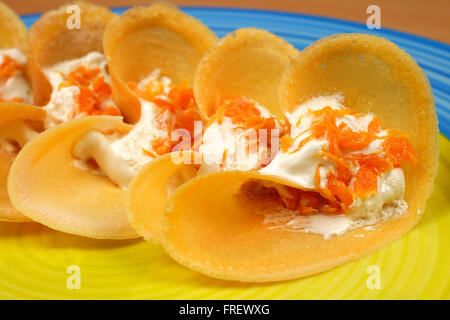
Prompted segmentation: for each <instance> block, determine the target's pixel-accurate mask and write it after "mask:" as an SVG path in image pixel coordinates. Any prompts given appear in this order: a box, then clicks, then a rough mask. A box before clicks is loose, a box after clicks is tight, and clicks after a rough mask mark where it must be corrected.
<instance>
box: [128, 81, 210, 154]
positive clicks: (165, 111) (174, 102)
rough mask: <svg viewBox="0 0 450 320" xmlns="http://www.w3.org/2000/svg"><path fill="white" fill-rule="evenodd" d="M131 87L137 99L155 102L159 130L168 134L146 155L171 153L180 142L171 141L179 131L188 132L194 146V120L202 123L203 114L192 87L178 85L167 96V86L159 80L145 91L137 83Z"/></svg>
mask: <svg viewBox="0 0 450 320" xmlns="http://www.w3.org/2000/svg"><path fill="white" fill-rule="evenodd" d="M127 86H128V88H129V89H130V90H131V91H133V92H134V93H135V94H136V96H138V97H140V98H142V99H145V100H147V101H151V102H153V103H154V104H155V105H156V106H157V107H158V108H157V115H156V121H157V122H158V126H159V127H160V129H162V130H165V131H166V132H167V135H166V136H165V137H159V138H156V139H154V140H152V141H151V147H152V149H153V152H151V151H148V150H146V154H147V155H149V156H153V157H156V156H158V155H163V154H166V153H169V152H171V151H172V149H173V148H174V147H175V146H176V145H177V144H178V141H172V140H171V134H172V132H173V131H175V130H177V129H185V130H188V131H189V133H190V137H191V146H192V145H193V142H194V121H201V117H200V113H199V111H198V108H197V104H196V102H195V99H194V93H193V91H192V88H189V87H188V84H187V82H184V83H182V84H181V85H179V86H171V88H170V91H169V93H168V94H167V97H166V96H165V95H164V86H163V84H162V83H161V82H160V81H159V80H158V79H153V80H151V81H149V82H148V83H147V84H146V85H145V88H144V89H143V90H140V89H139V88H138V86H137V84H136V83H135V82H128V83H127Z"/></svg>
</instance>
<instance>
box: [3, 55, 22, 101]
mask: <svg viewBox="0 0 450 320" xmlns="http://www.w3.org/2000/svg"><path fill="white" fill-rule="evenodd" d="M22 69H23V67H22V65H21V64H20V63H18V62H17V61H16V60H15V59H13V58H11V57H10V56H7V55H5V56H3V62H2V64H1V65H0V86H2V85H4V84H5V83H6V82H7V81H8V80H9V79H10V78H12V77H14V76H15V75H16V74H17V72H21V71H22ZM3 101H5V100H4V99H2V97H1V96H0V102H3ZM12 101H13V102H21V101H22V99H20V98H13V99H12Z"/></svg>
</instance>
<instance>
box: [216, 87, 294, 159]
mask: <svg viewBox="0 0 450 320" xmlns="http://www.w3.org/2000/svg"><path fill="white" fill-rule="evenodd" d="M224 117H227V118H230V119H231V121H232V123H233V124H234V125H236V128H235V130H248V129H253V130H255V133H256V140H254V141H249V145H248V148H249V150H250V148H252V147H255V144H256V146H257V145H258V144H259V140H260V138H261V135H260V134H261V132H265V133H266V134H267V140H266V145H267V150H268V154H272V152H271V148H272V139H271V138H270V137H271V135H272V130H279V137H280V136H281V137H282V138H281V139H280V143H281V148H288V145H289V144H290V143H291V142H290V140H289V139H290V138H289V137H288V136H285V137H284V135H285V134H286V133H287V132H288V130H289V129H288V124H287V123H286V122H284V121H282V120H281V119H277V118H275V117H264V116H263V115H262V114H261V111H260V110H259V109H258V108H257V106H256V104H255V102H253V101H251V100H249V99H247V98H245V97H243V96H219V97H218V98H217V100H216V114H215V116H214V117H212V118H211V119H210V121H211V122H212V121H217V122H218V123H219V124H221V123H222V121H223V119H224ZM253 150H254V149H253ZM270 160H271V159H269V158H268V159H263V160H262V163H261V164H262V166H265V165H267V164H268V163H269V162H270Z"/></svg>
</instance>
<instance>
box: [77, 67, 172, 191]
mask: <svg viewBox="0 0 450 320" xmlns="http://www.w3.org/2000/svg"><path fill="white" fill-rule="evenodd" d="M161 78H162V77H160V72H159V70H156V71H155V72H153V73H152V74H151V75H149V76H148V77H146V78H144V79H143V80H142V81H140V83H139V84H138V86H143V85H145V83H147V82H148V81H151V80H154V79H161ZM167 80H168V81H167ZM161 82H162V83H163V85H164V92H167V93H168V91H169V90H170V85H171V82H170V79H168V78H164V79H162V81H161ZM161 98H164V96H161ZM166 98H167V97H166ZM140 102H141V117H140V119H139V121H138V122H137V123H136V124H135V125H134V126H133V129H132V130H131V131H130V132H129V133H128V134H127V135H125V136H123V137H121V138H120V139H116V140H112V139H111V138H109V137H106V136H105V135H103V134H102V133H100V132H96V131H91V132H88V133H87V134H86V135H85V136H84V137H83V138H82V139H81V140H80V141H79V142H78V143H77V144H76V145H75V148H74V150H73V155H74V156H75V157H76V158H78V159H80V160H83V161H87V160H89V159H91V158H93V159H95V161H96V162H97V164H98V166H99V167H100V169H101V170H102V172H103V173H104V174H105V175H106V176H108V177H109V179H110V180H111V181H113V182H114V183H116V184H118V185H119V186H120V187H121V188H123V189H126V188H127V187H128V184H129V183H130V181H131V179H132V178H133V177H134V176H136V174H137V173H138V171H139V170H140V169H142V167H143V166H144V165H146V164H147V163H148V162H150V161H151V160H152V159H153V158H152V157H150V156H148V155H146V154H145V153H144V150H143V149H146V150H148V151H150V152H154V150H153V149H152V146H151V141H152V140H154V139H156V138H167V132H166V131H165V130H162V129H161V128H160V126H159V125H158V121H157V119H156V112H157V108H158V107H157V106H156V105H155V104H154V103H153V102H150V101H146V100H143V99H140ZM167 116H169V115H167Z"/></svg>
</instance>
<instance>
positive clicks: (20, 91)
mask: <svg viewBox="0 0 450 320" xmlns="http://www.w3.org/2000/svg"><path fill="white" fill-rule="evenodd" d="M5 56H8V57H10V58H12V59H14V60H16V61H17V62H18V63H19V64H20V65H21V66H22V67H23V68H24V67H25V65H26V64H27V58H26V56H25V55H24V54H23V53H22V52H21V51H20V50H19V49H16V48H12V49H3V50H0V65H1V64H2V63H3V61H4V57H5ZM0 97H1V98H2V99H3V100H13V99H14V98H20V99H21V100H22V101H23V102H26V103H32V102H33V92H32V90H31V87H30V85H29V84H28V82H27V80H26V79H25V75H24V74H23V72H22V71H19V72H16V74H15V75H14V76H12V77H11V78H9V79H8V80H7V81H6V82H5V83H4V84H3V85H1V86H0Z"/></svg>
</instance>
